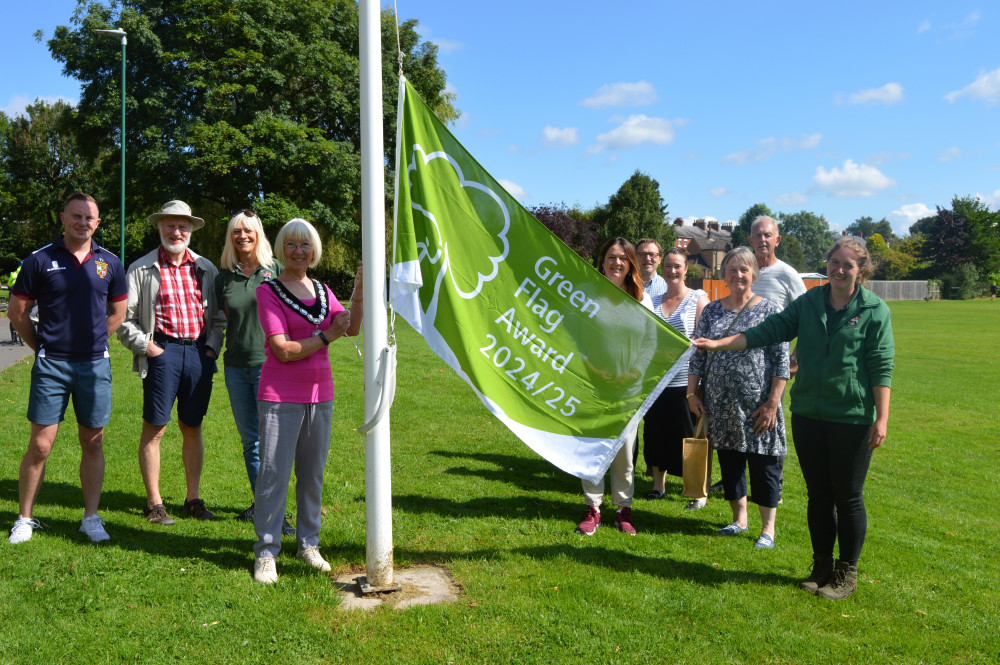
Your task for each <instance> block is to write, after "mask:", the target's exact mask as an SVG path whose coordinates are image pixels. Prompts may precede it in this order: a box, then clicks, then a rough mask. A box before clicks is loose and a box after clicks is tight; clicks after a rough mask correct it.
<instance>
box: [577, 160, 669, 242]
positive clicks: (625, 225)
mask: <svg viewBox="0 0 1000 665" xmlns="http://www.w3.org/2000/svg"><path fill="white" fill-rule="evenodd" d="M666 215H667V204H666V203H664V201H663V197H662V196H660V183H658V182H657V181H656V180H654V179H653V178H651V177H649V176H648V175H646V174H645V173H643V172H641V171H639V170H636V172H635V173H633V174H632V176H631V177H630V178H629V179H628V180H626V181H625V182H624V183H623V184H622V186H621V187H619V188H618V191H617V192H615V193H614V194H612V195H611V198H609V199H608V202H607V204H606V205H603V206H599V207H598V208H597V209H596V210H595V211H594V222H595V223H596V224H597V234H598V242H597V247H598V248H600V247H601V245H603V244H604V243H605V241H607V240H608V239H609V238H615V237H618V236H621V237H623V238H627V239H628V240H629V241H631V242H633V243H634V242H635V241H637V240H638V239H639V238H655V239H657V240H660V239H661V237H662V236H663V233H664V224H663V221H664V220H665V219H666Z"/></svg>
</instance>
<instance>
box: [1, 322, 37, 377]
mask: <svg viewBox="0 0 1000 665" xmlns="http://www.w3.org/2000/svg"><path fill="white" fill-rule="evenodd" d="M28 355H31V347H29V346H28V345H27V344H25V345H24V346H22V345H20V344H14V343H12V342H11V341H10V324H9V323H8V322H7V319H3V318H0V370H4V369H7V368H8V367H10V366H11V365H13V364H14V363H16V362H17V361H18V360H19V359H21V358H23V357H25V356H28Z"/></svg>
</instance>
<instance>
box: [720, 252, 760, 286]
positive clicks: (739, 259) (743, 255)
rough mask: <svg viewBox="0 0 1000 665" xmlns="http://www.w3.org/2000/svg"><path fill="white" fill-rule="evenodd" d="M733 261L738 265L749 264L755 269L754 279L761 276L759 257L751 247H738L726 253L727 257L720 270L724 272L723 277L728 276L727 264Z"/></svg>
mask: <svg viewBox="0 0 1000 665" xmlns="http://www.w3.org/2000/svg"><path fill="white" fill-rule="evenodd" d="M730 261H732V262H734V263H736V264H737V265H742V266H747V267H749V268H751V269H752V270H753V278H754V281H756V280H757V279H759V278H760V267H759V266H758V265H757V257H756V256H754V253H753V250H752V249H750V248H749V247H737V248H736V249H731V250H729V252H728V253H727V254H726V256H725V258H723V259H722V265H721V266H719V272H720V273H722V277H723V279H725V276H726V266H728V265H729V262H730Z"/></svg>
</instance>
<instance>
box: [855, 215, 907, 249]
mask: <svg viewBox="0 0 1000 665" xmlns="http://www.w3.org/2000/svg"><path fill="white" fill-rule="evenodd" d="M847 233H848V235H852V236H861V237H862V238H870V237H871V236H873V235H875V234H876V233H877V234H879V235H880V236H882V239H883V240H884V241H885V242H886V244H887V245H890V244H892V243H893V242H894V241H895V240H898V238H897V237H896V234H895V233H893V230H892V224H890V223H889V220H887V219H886V218H885V217H883V218H882V219H880V220H879V221H877V222H875V221H872V218H871V217H858V218H857V219H856V220H854V221H853V222H851V224H850V226H848V227H847Z"/></svg>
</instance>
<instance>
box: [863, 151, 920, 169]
mask: <svg viewBox="0 0 1000 665" xmlns="http://www.w3.org/2000/svg"><path fill="white" fill-rule="evenodd" d="M909 158H910V153H908V152H874V153H872V154H871V155H869V157H868V159H866V160H865V163H867V164H871V165H872V166H882V165H883V164H891V163H893V162H901V161H903V160H904V159H909Z"/></svg>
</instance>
